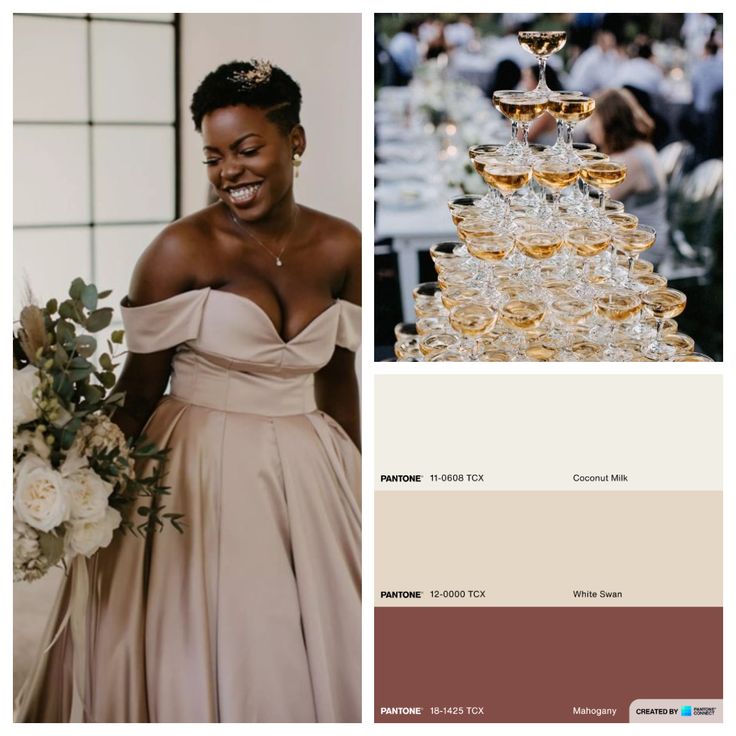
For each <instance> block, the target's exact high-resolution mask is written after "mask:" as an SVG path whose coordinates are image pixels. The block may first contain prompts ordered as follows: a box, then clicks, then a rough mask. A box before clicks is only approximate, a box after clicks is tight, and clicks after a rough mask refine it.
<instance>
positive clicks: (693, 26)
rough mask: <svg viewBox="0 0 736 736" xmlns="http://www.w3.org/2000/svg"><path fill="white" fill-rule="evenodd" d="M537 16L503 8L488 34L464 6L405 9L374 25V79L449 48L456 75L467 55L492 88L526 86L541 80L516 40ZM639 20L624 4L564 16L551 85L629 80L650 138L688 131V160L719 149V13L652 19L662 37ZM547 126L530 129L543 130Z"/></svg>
mask: <svg viewBox="0 0 736 736" xmlns="http://www.w3.org/2000/svg"><path fill="white" fill-rule="evenodd" d="M395 18H396V17H395ZM396 20H399V19H398V18H396ZM540 20H541V21H543V24H544V27H548V26H550V20H549V19H547V18H540V16H539V14H533V13H505V14H502V15H501V16H499V17H498V18H497V27H498V29H499V33H497V34H495V35H494V36H492V37H491V36H488V35H485V34H484V33H483V31H482V30H481V29H480V28H479V25H481V24H480V23H479V22H477V21H478V19H475V18H472V17H471V16H468V15H459V16H457V17H456V18H455V19H453V20H452V21H444V20H442V19H441V18H440V17H437V16H428V17H426V18H423V19H421V18H417V17H414V16H408V17H406V18H405V19H403V20H401V21H400V23H401V25H400V30H398V32H395V33H393V34H392V35H391V36H390V37H389V36H388V35H386V34H381V33H379V34H378V35H377V38H376V47H377V49H376V50H377V53H376V66H377V69H376V71H377V80H378V82H379V83H381V84H386V85H394V86H396V85H405V84H408V83H409V81H410V80H411V78H412V76H413V74H414V72H415V71H416V69H417V67H418V66H419V65H420V64H421V63H422V62H423V61H424V60H427V59H433V58H437V57H440V56H442V55H446V57H447V58H448V59H449V64H450V68H451V69H453V68H454V69H455V71H456V73H457V74H458V75H459V76H464V73H463V67H464V65H465V62H466V60H468V59H471V58H472V59H473V64H472V65H469V68H472V70H473V71H472V72H471V71H468V74H467V75H466V76H467V77H468V78H469V79H470V80H471V81H476V82H478V83H482V86H483V87H484V88H485V89H484V91H485V92H486V93H487V94H488V95H489V96H490V95H491V93H492V92H493V90H494V89H515V88H519V89H524V88H528V89H531V88H533V87H534V86H536V83H537V82H536V77H535V75H536V73H537V63H536V60H535V59H534V57H533V56H531V55H530V54H528V53H527V52H526V51H524V49H522V48H521V46H519V44H518V41H517V33H518V32H519V31H523V30H542V29H543V27H542V26H540ZM636 21H637V17H636V16H631V15H629V14H623V13H608V14H603V13H577V14H572V15H569V16H566V17H565V18H564V19H563V23H562V27H563V28H564V29H565V30H567V33H568V41H567V44H566V46H565V48H564V49H563V52H562V53H560V54H556V55H554V56H552V57H551V59H550V60H549V64H548V72H547V74H548V84H549V86H550V87H551V88H552V89H569V90H579V91H581V92H582V93H584V94H586V95H593V96H596V95H597V93H598V92H600V91H602V90H603V89H607V88H625V89H628V90H629V91H630V92H631V94H632V95H633V96H634V97H635V99H636V101H637V102H638V104H639V105H640V106H641V107H642V108H643V109H644V111H645V112H646V114H647V115H648V117H649V118H650V119H651V121H652V123H653V127H652V130H651V132H650V134H649V138H650V139H651V142H652V144H653V145H654V146H655V148H657V149H658V150H659V149H661V148H662V147H663V146H664V145H666V144H667V143H669V142H671V141H673V140H680V139H684V140H687V141H689V142H690V143H691V144H692V145H693V147H694V155H695V160H694V162H697V161H700V160H705V159H708V158H718V157H721V156H722V150H723V149H722V128H721V125H722V122H721V121H722V118H723V37H722V34H721V32H720V29H719V26H718V21H717V20H716V18H715V17H714V16H713V15H711V14H707V13H685V14H682V15H680V16H676V17H674V16H673V18H672V20H671V22H670V23H667V24H664V26H663V27H661V28H659V29H658V30H659V33H660V37H659V38H653V37H652V36H650V35H649V32H650V28H649V25H650V23H648V22H644V21H642V23H641V26H642V28H641V30H638V29H637V25H636ZM678 24H679V28H678V27H677V26H678ZM557 27H560V24H559V23H558V26H557ZM632 33H633V35H632ZM481 60H482V62H485V69H487V73H485V74H483V75H479V74H478V71H477V70H478V63H479V61H481ZM482 62H481V63H482ZM474 75H475V78H473V77H474ZM546 122H547V124H549V121H546ZM544 132H546V131H544V130H540V131H535V132H534V134H533V136H532V137H533V138H534V139H540V138H542V139H543V133H544ZM550 135H553V131H552V133H550Z"/></svg>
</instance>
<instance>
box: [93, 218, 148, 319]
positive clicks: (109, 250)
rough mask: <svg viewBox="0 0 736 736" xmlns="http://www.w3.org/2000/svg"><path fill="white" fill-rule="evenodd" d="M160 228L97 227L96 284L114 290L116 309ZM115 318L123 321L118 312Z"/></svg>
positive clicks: (113, 296)
mask: <svg viewBox="0 0 736 736" xmlns="http://www.w3.org/2000/svg"><path fill="white" fill-rule="evenodd" d="M161 228H162V226H161V225H124V226H101V227H97V228H95V246H96V251H95V253H96V267H95V271H96V276H95V278H96V283H97V286H98V287H99V288H100V289H112V290H113V293H112V297H111V298H112V302H111V304H112V303H113V302H114V305H115V307H116V310H117V306H118V305H119V304H120V300H121V299H122V298H123V297H124V296H125V295H126V294H127V293H128V285H129V283H130V277H131V274H132V273H133V267H134V266H135V263H136V261H137V260H138V257H139V256H140V254H141V253H142V252H143V251H144V250H145V248H146V246H147V245H148V244H149V243H150V242H151V241H152V240H153V239H154V238H155V237H156V235H158V233H159V232H160V231H161ZM116 318H117V319H120V315H119V312H118V311H116Z"/></svg>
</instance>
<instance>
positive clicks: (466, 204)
mask: <svg viewBox="0 0 736 736" xmlns="http://www.w3.org/2000/svg"><path fill="white" fill-rule="evenodd" d="M447 206H448V207H449V208H450V217H452V224H453V225H456V226H457V225H458V223H460V222H461V221H462V220H464V219H465V218H466V217H471V216H473V215H477V214H479V213H481V212H482V211H483V210H482V207H483V195H482V194H463V195H462V196H460V197H453V198H452V199H451V200H449V202H448V203H447Z"/></svg>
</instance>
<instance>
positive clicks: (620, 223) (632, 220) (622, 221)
mask: <svg viewBox="0 0 736 736" xmlns="http://www.w3.org/2000/svg"><path fill="white" fill-rule="evenodd" d="M606 218H607V219H608V221H609V222H610V223H611V224H612V225H613V226H614V227H617V228H620V229H622V230H634V229H636V227H637V225H638V224H639V218H638V217H637V216H636V215H634V214H632V213H631V212H610V213H609V214H607V215H606Z"/></svg>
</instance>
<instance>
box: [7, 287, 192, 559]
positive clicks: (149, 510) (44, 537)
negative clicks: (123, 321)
mask: <svg viewBox="0 0 736 736" xmlns="http://www.w3.org/2000/svg"><path fill="white" fill-rule="evenodd" d="M111 293H112V292H111V291H110V290H105V291H98V289H97V287H96V286H95V285H94V284H88V283H86V282H85V281H84V279H81V278H76V279H74V281H72V283H71V285H70V286H69V292H68V294H69V298H68V299H63V300H61V301H57V300H56V299H50V300H49V301H48V302H46V306H45V307H44V308H42V309H40V313H41V314H40V316H39V315H38V313H39V310H38V309H36V317H37V321H36V322H35V323H34V324H31V322H30V319H31V318H32V317H33V316H34V315H32V314H30V313H29V315H28V317H27V321H26V323H24V320H23V316H22V315H21V327H20V330H19V332H18V336H16V335H14V336H13V364H14V367H16V368H22V367H23V366H25V365H27V364H28V363H29V362H32V363H33V365H35V366H36V367H37V368H38V369H39V378H40V386H39V387H38V388H37V389H36V391H35V392H34V400H35V401H36V404H37V405H38V407H39V410H40V413H41V416H40V417H39V418H38V419H36V420H34V421H32V422H28V423H27V424H24V425H22V426H21V427H19V429H27V430H30V431H31V432H35V431H36V430H39V431H40V432H42V434H43V437H44V440H45V441H46V444H47V445H48V447H49V448H50V457H49V462H50V463H51V465H52V466H53V467H54V468H57V469H58V468H59V467H61V465H62V464H63V462H64V460H65V457H66V452H67V451H68V450H69V448H70V447H71V446H72V445H73V444H74V441H75V439H76V438H77V436H78V434H79V431H80V429H82V428H83V427H84V426H85V425H91V426H93V425H94V424H95V422H96V417H95V416H93V415H104V416H107V417H108V418H109V417H112V415H113V414H114V412H115V410H116V409H117V408H118V407H120V406H122V405H123V404H124V401H125V394H124V393H123V392H120V391H114V390H113V388H114V386H115V383H116V377H115V369H116V368H117V367H118V365H119V363H118V362H116V358H118V357H119V354H117V353H116V352H115V347H116V346H120V345H122V343H123V338H124V332H123V330H114V331H113V332H112V334H111V336H110V339H109V340H107V345H108V352H105V353H101V354H99V356H98V358H97V361H96V362H95V360H94V356H95V353H96V352H97V349H98V340H97V339H96V338H95V337H94V336H93V335H91V334H90V333H95V332H100V331H101V330H104V329H106V328H107V327H108V326H109V325H110V323H111V321H112V318H113V310H112V309H111V308H110V307H100V306H99V303H100V301H101V300H103V299H106V298H107V297H109V296H110V294H111ZM31 311H32V310H29V312H31ZM44 332H45V335H44ZM39 333H40V335H41V336H40V337H39ZM29 336H33V337H34V338H35V339H34V340H29ZM167 452H168V450H161V449H159V448H158V447H156V445H155V444H153V443H152V442H150V441H149V440H147V439H146V438H145V437H143V436H141V437H139V438H137V439H136V440H135V441H130V442H129V444H128V446H127V447H124V448H123V451H121V448H118V447H115V446H113V448H112V449H111V450H108V451H104V452H103V451H99V452H95V453H94V454H93V455H92V457H90V458H88V460H89V464H90V467H91V468H92V469H93V470H94V471H95V472H96V473H97V474H98V475H100V477H102V478H105V479H106V480H107V481H108V482H110V483H112V484H113V488H114V490H113V493H112V494H111V496H110V499H109V502H110V505H111V506H113V507H114V508H117V509H118V510H120V511H121V513H122V514H123V518H124V522H123V525H122V531H125V530H129V531H132V532H133V533H138V534H142V533H147V532H149V531H157V530H160V529H162V528H163V527H164V526H165V524H166V523H168V524H169V525H170V526H172V527H173V528H175V529H176V530H177V531H179V532H181V531H182V530H183V529H182V523H181V518H182V515H181V514H175V513H170V512H167V513H166V514H163V515H161V511H162V510H163V509H164V506H162V505H161V504H160V499H161V498H162V497H164V496H166V495H168V493H169V489H168V488H167V487H166V486H164V485H163V476H164V469H165V460H166V456H167ZM133 463H138V464H139V467H141V465H140V464H145V467H146V468H147V470H146V472H148V473H149V475H147V476H144V477H140V476H139V475H137V474H136V473H134V472H133V469H132V464H133ZM135 507H137V508H138V513H139V514H141V515H143V516H145V522H144V523H143V524H134V523H133V522H132V521H130V518H129V517H130V513H129V511H130V509H132V508H135ZM141 509H145V511H142V510H141ZM39 537H40V544H41V548H42V550H43V554H44V556H45V557H46V558H47V559H48V560H49V562H50V564H56V563H57V562H58V561H59V560H60V559H61V558H62V557H63V535H59V534H55V533H54V532H46V533H42V534H40V535H39Z"/></svg>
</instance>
